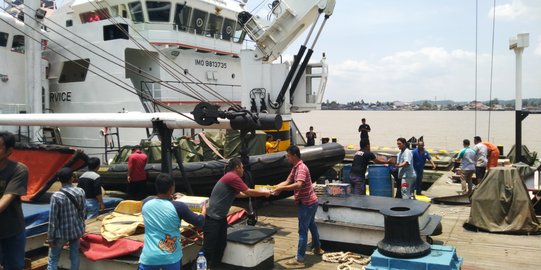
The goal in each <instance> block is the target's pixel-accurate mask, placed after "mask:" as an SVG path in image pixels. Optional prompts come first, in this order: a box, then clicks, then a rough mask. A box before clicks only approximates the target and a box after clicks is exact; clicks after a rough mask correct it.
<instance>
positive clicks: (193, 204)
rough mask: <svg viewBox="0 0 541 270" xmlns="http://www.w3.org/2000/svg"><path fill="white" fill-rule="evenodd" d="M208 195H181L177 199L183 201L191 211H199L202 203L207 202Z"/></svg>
mask: <svg viewBox="0 0 541 270" xmlns="http://www.w3.org/2000/svg"><path fill="white" fill-rule="evenodd" d="M208 200H209V198H208V197H198V196H182V197H180V198H179V199H177V201H179V202H183V203H185V204H186V206H188V208H190V210H192V211H193V212H198V213H201V209H202V208H203V205H205V204H207V203H208Z"/></svg>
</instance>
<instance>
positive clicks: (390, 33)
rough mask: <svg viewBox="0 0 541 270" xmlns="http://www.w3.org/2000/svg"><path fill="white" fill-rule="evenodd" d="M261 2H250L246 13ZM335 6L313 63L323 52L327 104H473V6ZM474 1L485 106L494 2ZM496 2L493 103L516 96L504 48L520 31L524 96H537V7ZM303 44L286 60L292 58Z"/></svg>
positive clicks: (424, 1)
mask: <svg viewBox="0 0 541 270" xmlns="http://www.w3.org/2000/svg"><path fill="white" fill-rule="evenodd" d="M259 2H260V1H259V0H257V1H256V0H250V1H248V8H247V9H248V10H251V9H253V8H254V7H255V6H257V5H258V4H259ZM336 2H337V3H336V8H335V10H334V14H333V15H332V16H331V18H330V19H329V20H328V21H327V23H326V26H325V28H324V30H323V33H322V35H321V37H320V40H319V41H318V43H317V44H316V47H315V49H314V56H313V57H312V59H314V60H318V59H320V55H321V53H322V52H325V53H326V57H327V62H328V64H329V81H328V84H327V89H326V92H325V96H324V100H327V99H328V100H331V101H333V100H334V101H338V102H341V103H346V102H350V101H355V100H359V101H360V100H364V101H365V102H376V101H395V100H400V101H414V100H425V99H427V100H434V99H436V100H443V99H451V100H455V101H472V100H475V59H476V1H475V0H437V1H436V0H408V1H404V0H337V1H336ZM477 2H478V12H477V14H478V15H477V16H478V19H477V21H478V34H477V40H478V41H477V43H478V49H477V63H478V64H477V67H478V68H477V70H478V72H477V73H478V75H477V100H488V99H489V97H490V84H491V79H490V78H491V58H492V56H491V52H492V25H493V24H492V22H493V13H494V9H493V7H494V1H493V0H492V1H491V0H478V1H477ZM495 2H496V9H495V11H496V12H495V13H496V16H495V31H494V56H493V69H492V74H493V75H492V78H493V79H492V98H498V99H500V100H507V99H514V98H515V53H514V51H512V50H509V38H510V37H513V36H516V35H517V34H518V33H529V34H530V46H529V47H528V48H526V49H525V50H524V53H523V56H522V62H523V90H522V92H523V95H522V96H523V98H541V76H540V75H541V1H540V0H497V1H495ZM321 21H322V20H321V19H320V22H321ZM304 39H305V38H304V37H302V36H301V38H299V39H298V40H297V42H296V43H295V44H293V45H292V46H291V47H290V48H289V49H288V51H286V52H285V54H284V59H292V55H293V54H295V53H296V52H297V50H298V48H299V46H300V44H301V43H302V42H304ZM309 44H310V43H309ZM316 56H318V57H316Z"/></svg>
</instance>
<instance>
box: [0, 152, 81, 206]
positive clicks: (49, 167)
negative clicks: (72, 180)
mask: <svg viewBox="0 0 541 270" xmlns="http://www.w3.org/2000/svg"><path fill="white" fill-rule="evenodd" d="M10 158H11V159H13V160H16V161H18V162H21V163H23V164H25V165H26V166H27V167H28V188H27V193H26V196H22V197H21V200H22V201H25V202H31V201H32V202H36V201H38V200H39V199H40V197H41V195H43V194H45V192H46V191H47V190H48V189H49V188H50V187H51V185H52V184H53V182H54V180H55V174H56V172H58V170H60V169H61V168H63V167H70V168H71V169H72V170H73V171H76V170H79V169H81V168H82V167H83V166H85V165H86V161H87V160H88V156H87V155H86V154H84V153H83V152H82V151H79V150H76V149H74V148H70V147H66V146H58V145H43V144H40V145H31V144H19V143H18V144H16V146H15V148H14V149H13V152H12V154H11V156H10Z"/></svg>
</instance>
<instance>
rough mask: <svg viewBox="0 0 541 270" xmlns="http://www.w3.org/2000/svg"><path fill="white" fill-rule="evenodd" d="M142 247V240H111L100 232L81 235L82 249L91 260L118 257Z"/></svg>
mask: <svg viewBox="0 0 541 270" xmlns="http://www.w3.org/2000/svg"><path fill="white" fill-rule="evenodd" d="M142 248H143V242H142V241H136V240H132V239H128V238H120V239H118V240H116V241H112V242H109V241H107V240H106V239H105V238H103V237H102V236H101V235H99V234H93V233H87V234H85V235H83V237H81V251H82V253H83V255H85V257H86V258H88V259H89V260H91V261H97V260H105V259H112V258H117V257H120V256H124V255H128V254H131V253H133V252H136V251H138V250H140V249H142Z"/></svg>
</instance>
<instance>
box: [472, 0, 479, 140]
mask: <svg viewBox="0 0 541 270" xmlns="http://www.w3.org/2000/svg"><path fill="white" fill-rule="evenodd" d="M478 31H479V0H475V85H474V88H475V119H474V124H473V127H474V134H475V136H477V67H478V65H477V57H478V47H479V42H478V37H479V32H478Z"/></svg>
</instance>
